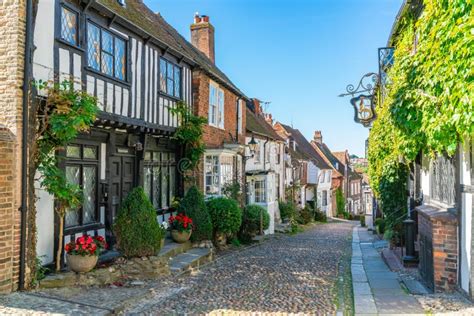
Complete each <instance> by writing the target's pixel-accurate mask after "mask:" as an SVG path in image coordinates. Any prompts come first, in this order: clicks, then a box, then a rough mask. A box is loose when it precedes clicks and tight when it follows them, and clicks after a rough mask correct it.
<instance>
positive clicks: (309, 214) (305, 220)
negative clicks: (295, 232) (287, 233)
mask: <svg viewBox="0 0 474 316" xmlns="http://www.w3.org/2000/svg"><path fill="white" fill-rule="evenodd" d="M313 218H314V213H313V210H312V209H311V208H310V207H309V206H308V205H306V206H305V207H304V208H302V209H301V210H299V211H298V216H297V218H296V220H297V221H298V223H299V224H301V225H306V224H309V223H311V221H312V220H313Z"/></svg>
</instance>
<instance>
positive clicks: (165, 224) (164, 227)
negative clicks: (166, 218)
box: [161, 222, 169, 229]
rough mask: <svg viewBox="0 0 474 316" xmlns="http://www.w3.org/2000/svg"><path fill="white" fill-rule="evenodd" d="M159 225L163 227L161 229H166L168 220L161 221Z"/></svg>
mask: <svg viewBox="0 0 474 316" xmlns="http://www.w3.org/2000/svg"><path fill="white" fill-rule="evenodd" d="M161 227H163V229H168V227H169V225H168V222H163V223H161Z"/></svg>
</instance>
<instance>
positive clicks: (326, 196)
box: [321, 190, 328, 206]
mask: <svg viewBox="0 0 474 316" xmlns="http://www.w3.org/2000/svg"><path fill="white" fill-rule="evenodd" d="M322 193H323V197H322V201H321V202H322V205H323V206H327V205H328V191H326V190H324V191H323V192H322Z"/></svg>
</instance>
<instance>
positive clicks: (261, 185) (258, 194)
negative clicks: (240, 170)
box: [254, 180, 267, 203]
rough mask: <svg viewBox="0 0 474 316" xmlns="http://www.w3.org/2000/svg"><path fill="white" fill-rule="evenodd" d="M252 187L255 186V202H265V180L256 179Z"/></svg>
mask: <svg viewBox="0 0 474 316" xmlns="http://www.w3.org/2000/svg"><path fill="white" fill-rule="evenodd" d="M254 188H255V203H265V202H266V201H267V199H266V186H265V180H256V181H255V184H254Z"/></svg>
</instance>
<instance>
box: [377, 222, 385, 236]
mask: <svg viewBox="0 0 474 316" xmlns="http://www.w3.org/2000/svg"><path fill="white" fill-rule="evenodd" d="M375 226H376V227H377V233H379V234H383V233H384V232H385V220H384V219H383V218H377V219H376V220H375Z"/></svg>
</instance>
